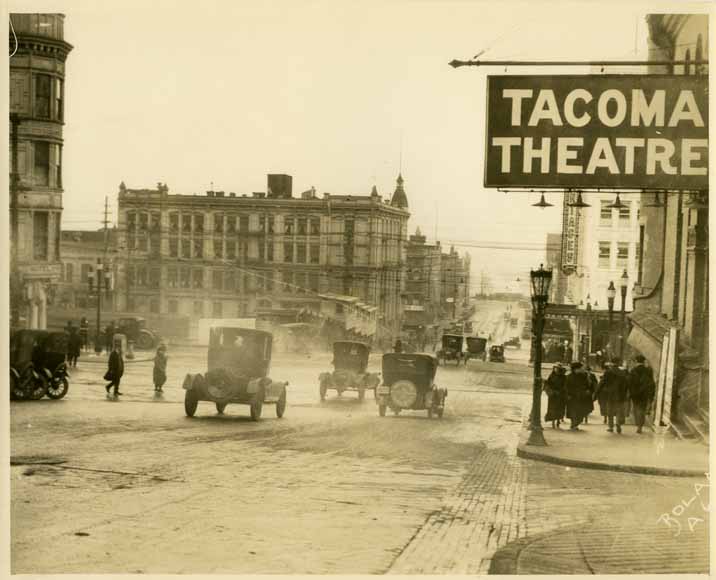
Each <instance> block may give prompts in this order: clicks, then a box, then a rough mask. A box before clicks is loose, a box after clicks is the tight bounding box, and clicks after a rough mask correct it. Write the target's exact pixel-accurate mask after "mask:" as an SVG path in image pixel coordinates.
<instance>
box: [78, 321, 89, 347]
mask: <svg viewBox="0 0 716 580" xmlns="http://www.w3.org/2000/svg"><path fill="white" fill-rule="evenodd" d="M79 334H80V341H81V346H82V350H84V351H86V350H87V347H88V346H89V344H88V343H89V321H88V320H87V318H86V317H85V316H83V317H82V319H81V320H80V333H79Z"/></svg>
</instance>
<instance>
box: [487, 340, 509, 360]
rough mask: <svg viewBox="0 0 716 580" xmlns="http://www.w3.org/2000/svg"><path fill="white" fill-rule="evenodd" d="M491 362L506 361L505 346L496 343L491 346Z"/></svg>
mask: <svg viewBox="0 0 716 580" xmlns="http://www.w3.org/2000/svg"><path fill="white" fill-rule="evenodd" d="M490 362H505V347H504V346H502V345H501V344H494V345H492V346H491V347H490Z"/></svg>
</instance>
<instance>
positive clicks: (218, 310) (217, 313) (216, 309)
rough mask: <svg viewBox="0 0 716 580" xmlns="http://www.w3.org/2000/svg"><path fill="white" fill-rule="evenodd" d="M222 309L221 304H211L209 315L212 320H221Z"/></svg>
mask: <svg viewBox="0 0 716 580" xmlns="http://www.w3.org/2000/svg"><path fill="white" fill-rule="evenodd" d="M222 313H223V308H222V304H221V302H213V303H212V305H211V315H212V316H213V317H214V318H221V317H222V316H223V314H222Z"/></svg>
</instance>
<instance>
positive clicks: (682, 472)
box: [517, 443, 704, 477]
mask: <svg viewBox="0 0 716 580" xmlns="http://www.w3.org/2000/svg"><path fill="white" fill-rule="evenodd" d="M517 457H521V458H522V459H532V460H534V461H542V462H544V463H554V464H556V465H566V466H569V467H581V468H584V469H599V470H602V471H621V472H624V473H640V474H643V475H663V476H668V477H703V475H704V471H703V470H702V469H671V468H668V467H654V466H651V465H623V464H619V463H615V464H611V463H598V462H596V461H583V460H581V459H571V458H567V457H555V456H553V455H545V454H542V453H539V452H536V451H530V450H528V449H527V446H526V445H525V444H524V443H520V444H519V445H517Z"/></svg>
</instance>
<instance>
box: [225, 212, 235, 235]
mask: <svg viewBox="0 0 716 580" xmlns="http://www.w3.org/2000/svg"><path fill="white" fill-rule="evenodd" d="M226 233H227V234H235V233H236V216H235V215H227V216H226Z"/></svg>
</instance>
